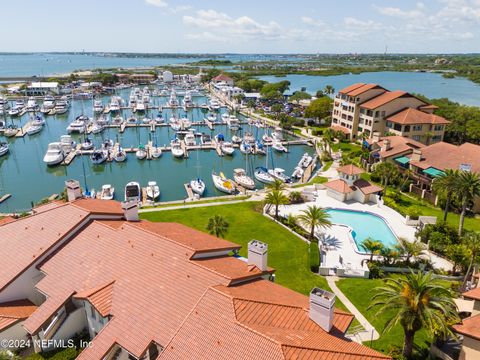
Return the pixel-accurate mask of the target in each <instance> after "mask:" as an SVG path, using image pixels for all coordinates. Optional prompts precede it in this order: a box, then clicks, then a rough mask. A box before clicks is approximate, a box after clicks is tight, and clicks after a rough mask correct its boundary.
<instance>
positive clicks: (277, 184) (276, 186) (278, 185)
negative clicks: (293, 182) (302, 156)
mask: <svg viewBox="0 0 480 360" xmlns="http://www.w3.org/2000/svg"><path fill="white" fill-rule="evenodd" d="M285 187H286V185H285V183H284V182H283V181H282V180H279V179H275V181H274V182H273V183H270V184H268V185H267V189H268V190H271V191H273V190H278V191H279V190H283V189H285Z"/></svg>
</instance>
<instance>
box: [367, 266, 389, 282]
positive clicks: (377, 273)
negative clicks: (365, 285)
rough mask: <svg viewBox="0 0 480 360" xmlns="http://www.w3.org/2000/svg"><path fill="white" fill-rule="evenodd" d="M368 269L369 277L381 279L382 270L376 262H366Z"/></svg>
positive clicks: (382, 275)
mask: <svg viewBox="0 0 480 360" xmlns="http://www.w3.org/2000/svg"><path fill="white" fill-rule="evenodd" d="M367 266H368V270H370V279H381V278H383V277H384V275H385V274H384V272H383V270H382V269H380V266H379V265H378V264H377V263H376V262H368V263H367Z"/></svg>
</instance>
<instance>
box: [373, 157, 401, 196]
mask: <svg viewBox="0 0 480 360" xmlns="http://www.w3.org/2000/svg"><path fill="white" fill-rule="evenodd" d="M375 172H376V173H377V174H378V175H379V176H380V177H381V178H382V183H383V193H384V194H385V195H386V194H387V187H388V184H389V183H390V181H391V180H393V179H395V178H396V177H397V176H398V169H397V167H396V166H395V165H393V164H392V163H389V162H382V163H380V164H378V165H377V166H376V167H375Z"/></svg>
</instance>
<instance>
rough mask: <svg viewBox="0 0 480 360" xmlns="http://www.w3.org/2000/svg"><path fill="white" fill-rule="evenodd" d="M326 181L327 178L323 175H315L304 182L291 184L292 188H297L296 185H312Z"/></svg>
mask: <svg viewBox="0 0 480 360" xmlns="http://www.w3.org/2000/svg"><path fill="white" fill-rule="evenodd" d="M327 181H328V178H326V177H325V176H315V177H314V178H313V179H312V180H310V181H309V182H308V183H305V184H296V185H293V186H292V187H293V188H298V187H302V186H307V185H314V184H324V183H326V182H327Z"/></svg>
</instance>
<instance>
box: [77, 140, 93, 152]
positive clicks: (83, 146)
mask: <svg viewBox="0 0 480 360" xmlns="http://www.w3.org/2000/svg"><path fill="white" fill-rule="evenodd" d="M80 149H82V150H92V149H93V141H92V140H91V139H90V138H88V137H87V138H85V140H84V141H83V142H82V143H81V144H80Z"/></svg>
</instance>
